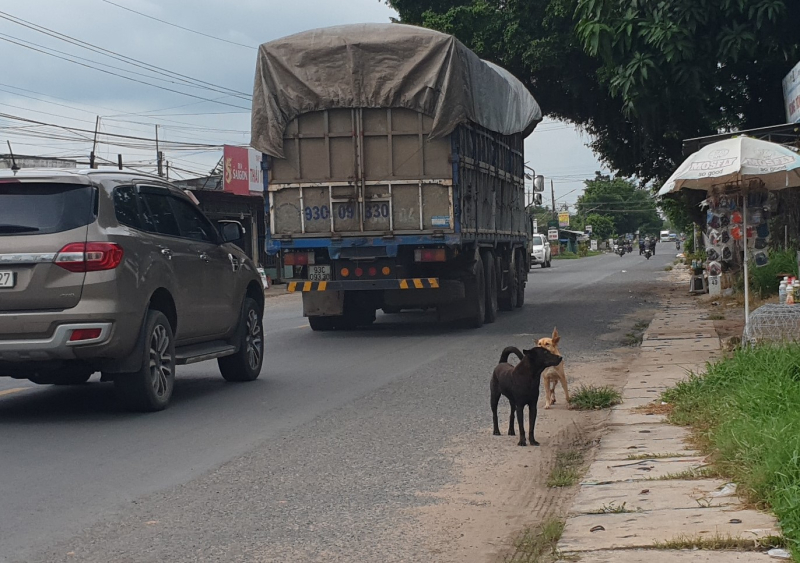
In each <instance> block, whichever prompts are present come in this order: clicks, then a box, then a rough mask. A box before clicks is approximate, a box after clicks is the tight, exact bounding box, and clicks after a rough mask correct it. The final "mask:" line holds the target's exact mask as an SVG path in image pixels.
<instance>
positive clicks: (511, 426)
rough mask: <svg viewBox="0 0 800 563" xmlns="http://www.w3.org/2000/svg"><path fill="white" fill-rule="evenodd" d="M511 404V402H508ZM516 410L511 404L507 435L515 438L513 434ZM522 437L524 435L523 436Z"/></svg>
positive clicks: (515, 406)
mask: <svg viewBox="0 0 800 563" xmlns="http://www.w3.org/2000/svg"><path fill="white" fill-rule="evenodd" d="M509 403H511V401H509ZM516 410H517V405H515V404H514V403H511V416H509V417H508V435H509V436H516V434H515V433H514V413H515V412H516ZM523 436H524V434H523Z"/></svg>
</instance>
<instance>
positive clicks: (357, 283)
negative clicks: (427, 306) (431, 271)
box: [286, 278, 439, 293]
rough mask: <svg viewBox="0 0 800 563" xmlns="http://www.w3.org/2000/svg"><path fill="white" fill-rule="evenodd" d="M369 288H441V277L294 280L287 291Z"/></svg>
mask: <svg viewBox="0 0 800 563" xmlns="http://www.w3.org/2000/svg"><path fill="white" fill-rule="evenodd" d="M367 289H439V278H407V279H399V280H398V279H392V280H336V281H318V282H317V281H293V282H289V284H288V287H287V288H286V291H288V292H290V293H294V292H304V293H305V292H309V291H348V290H367Z"/></svg>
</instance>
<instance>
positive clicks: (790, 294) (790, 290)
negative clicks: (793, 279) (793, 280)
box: [786, 284, 794, 305]
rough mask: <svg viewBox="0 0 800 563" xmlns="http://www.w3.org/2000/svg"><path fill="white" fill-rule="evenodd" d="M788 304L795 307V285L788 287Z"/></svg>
mask: <svg viewBox="0 0 800 563" xmlns="http://www.w3.org/2000/svg"><path fill="white" fill-rule="evenodd" d="M786 304H787V305H794V285H792V284H789V285H787V286H786Z"/></svg>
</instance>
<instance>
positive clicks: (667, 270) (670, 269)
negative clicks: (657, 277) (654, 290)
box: [664, 266, 672, 272]
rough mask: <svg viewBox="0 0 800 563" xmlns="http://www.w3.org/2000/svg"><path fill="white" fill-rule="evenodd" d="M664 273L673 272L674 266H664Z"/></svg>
mask: <svg viewBox="0 0 800 563" xmlns="http://www.w3.org/2000/svg"><path fill="white" fill-rule="evenodd" d="M664 271H665V272H671V271H672V266H664Z"/></svg>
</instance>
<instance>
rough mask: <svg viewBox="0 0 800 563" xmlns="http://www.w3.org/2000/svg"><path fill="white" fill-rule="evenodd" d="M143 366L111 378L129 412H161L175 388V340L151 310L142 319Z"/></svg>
mask: <svg viewBox="0 0 800 563" xmlns="http://www.w3.org/2000/svg"><path fill="white" fill-rule="evenodd" d="M144 322H145V332H144V334H145V345H144V349H143V350H142V351H141V352H142V354H143V355H144V358H143V360H142V367H141V369H139V371H136V372H133V373H120V374H117V375H115V376H114V387H115V388H116V389H117V393H118V394H119V397H120V399H121V400H122V402H123V403H124V404H125V406H126V407H128V408H129V409H131V410H135V411H160V410H163V409H165V408H167V405H168V404H169V400H170V398H171V397H172V389H173V387H174V386H175V337H174V336H173V334H172V327H171V326H170V324H169V321H168V320H167V317H165V316H164V313H162V312H161V311H156V310H153V309H150V310H149V311H147V316H146V317H145V320H144Z"/></svg>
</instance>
